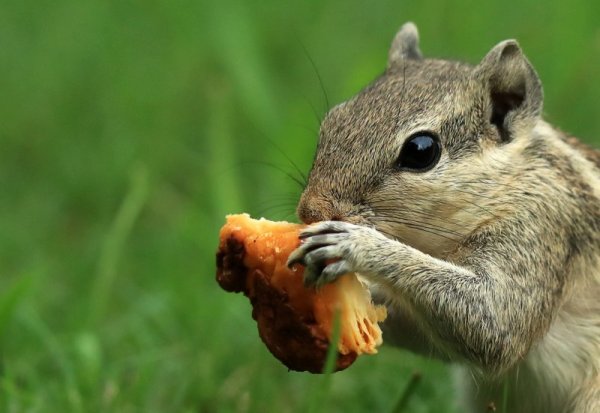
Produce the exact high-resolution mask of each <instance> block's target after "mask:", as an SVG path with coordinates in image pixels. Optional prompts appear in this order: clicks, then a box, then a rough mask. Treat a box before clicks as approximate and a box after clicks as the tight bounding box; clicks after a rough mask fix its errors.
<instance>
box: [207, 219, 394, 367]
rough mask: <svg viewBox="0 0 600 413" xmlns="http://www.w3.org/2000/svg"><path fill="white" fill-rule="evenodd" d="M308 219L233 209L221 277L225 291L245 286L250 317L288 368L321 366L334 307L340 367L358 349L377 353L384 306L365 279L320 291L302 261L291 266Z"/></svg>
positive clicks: (222, 246)
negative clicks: (306, 281)
mask: <svg viewBox="0 0 600 413" xmlns="http://www.w3.org/2000/svg"><path fill="white" fill-rule="evenodd" d="M303 227H304V226H303V225H299V224H292V223H288V222H273V221H268V220H265V219H260V220H255V219H251V218H250V217H249V216H248V215H247V214H240V215H229V216H227V222H226V224H225V225H224V226H223V228H221V232H220V243H219V249H218V251H217V282H218V283H219V285H220V286H221V287H222V288H223V289H224V290H226V291H230V292H243V293H244V294H245V295H246V296H247V297H248V298H249V299H250V302H251V303H252V307H253V309H252V317H253V318H254V319H255V320H256V322H257V324H258V332H259V335H260V337H261V339H262V340H263V342H264V343H265V344H266V346H267V348H268V349H269V350H270V351H271V353H272V354H273V355H274V356H275V357H277V358H278V359H279V360H280V361H281V362H282V363H283V364H285V365H286V366H287V367H288V368H289V369H292V370H297V371H309V372H312V373H320V372H322V371H323V366H324V364H325V358H326V355H327V349H328V347H329V343H330V340H331V334H332V330H333V322H334V317H335V314H336V312H337V311H338V310H339V313H340V339H339V342H338V346H337V347H338V358H337V363H336V370H343V369H345V368H347V367H348V366H350V365H351V364H352V363H353V362H354V360H355V359H356V357H357V356H358V355H360V354H364V353H367V354H373V353H376V352H377V347H378V346H379V345H380V344H381V343H382V336H381V329H380V328H379V325H378V323H379V322H381V321H383V320H384V319H385V317H386V310H385V307H383V306H379V305H374V304H373V303H372V301H371V295H370V293H369V290H368V289H367V288H366V286H365V285H364V284H363V283H362V282H361V281H360V280H359V279H358V277H357V276H356V275H355V274H346V275H343V276H342V277H340V278H339V279H338V280H336V281H335V282H333V283H331V284H327V285H325V286H323V287H322V288H320V289H318V290H316V289H315V288H313V287H305V286H304V285H303V280H302V275H303V272H304V268H303V267H302V266H300V265H295V266H293V267H292V269H289V268H288V267H287V266H286V262H287V258H288V256H289V255H290V253H291V252H292V251H293V250H294V249H296V247H298V245H299V244H300V239H299V238H298V235H299V232H300V231H301V230H302V228H303Z"/></svg>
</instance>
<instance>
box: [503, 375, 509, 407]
mask: <svg viewBox="0 0 600 413" xmlns="http://www.w3.org/2000/svg"><path fill="white" fill-rule="evenodd" d="M506 412H508V378H506V379H504V386H503V388H502V413H506Z"/></svg>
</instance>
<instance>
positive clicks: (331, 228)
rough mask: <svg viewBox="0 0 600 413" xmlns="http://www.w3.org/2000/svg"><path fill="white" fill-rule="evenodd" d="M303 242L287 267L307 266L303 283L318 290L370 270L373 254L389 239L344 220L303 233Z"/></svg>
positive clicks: (327, 223) (329, 222)
mask: <svg viewBox="0 0 600 413" xmlns="http://www.w3.org/2000/svg"><path fill="white" fill-rule="evenodd" d="M300 238H301V239H302V243H301V244H300V246H299V247H298V248H297V249H296V250H295V251H294V252H292V254H290V256H289V259H288V262H287V264H288V266H292V265H294V264H297V263H300V264H302V265H304V266H305V267H306V270H305V271H304V284H305V285H316V286H317V287H319V286H321V285H323V284H326V283H330V282H332V281H334V280H335V279H336V278H338V277H339V276H341V275H343V274H346V273H349V272H365V271H369V269H370V267H371V265H370V261H371V260H370V259H369V256H370V255H371V254H370V252H372V251H373V248H377V246H378V245H379V244H381V243H382V242H388V241H389V240H388V239H387V238H386V237H385V236H383V235H382V234H381V233H379V232H378V231H376V230H375V229H372V228H368V227H363V226H359V225H354V224H349V223H347V222H343V221H324V222H320V223H318V224H315V225H312V226H310V227H308V228H306V229H305V230H304V231H302V232H301V233H300Z"/></svg>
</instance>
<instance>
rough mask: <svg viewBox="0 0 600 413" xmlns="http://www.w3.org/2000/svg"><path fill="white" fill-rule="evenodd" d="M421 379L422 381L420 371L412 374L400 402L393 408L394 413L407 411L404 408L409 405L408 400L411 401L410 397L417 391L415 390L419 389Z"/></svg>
mask: <svg viewBox="0 0 600 413" xmlns="http://www.w3.org/2000/svg"><path fill="white" fill-rule="evenodd" d="M420 381H421V373H419V372H418V371H415V372H414V373H413V374H412V376H411V377H410V380H409V381H408V384H407V385H406V387H405V388H404V390H403V391H402V394H401V395H400V398H399V399H398V402H397V403H396V404H395V406H394V408H393V409H392V413H401V412H403V411H405V410H404V409H405V408H406V406H407V405H408V402H409V400H410V398H411V397H412V395H413V394H414V393H415V390H416V389H417V386H418V385H419V382H420Z"/></svg>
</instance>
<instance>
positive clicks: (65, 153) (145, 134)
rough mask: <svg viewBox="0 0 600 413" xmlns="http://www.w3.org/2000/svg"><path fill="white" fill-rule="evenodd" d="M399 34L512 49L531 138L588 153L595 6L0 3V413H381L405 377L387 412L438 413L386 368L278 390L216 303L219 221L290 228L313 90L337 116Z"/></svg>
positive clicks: (444, 51) (594, 91)
mask: <svg viewBox="0 0 600 413" xmlns="http://www.w3.org/2000/svg"><path fill="white" fill-rule="evenodd" d="M407 20H413V21H415V22H416V23H417V24H418V26H419V29H420V32H421V48H422V50H423V52H424V53H425V54H426V55H427V56H437V57H452V58H458V59H463V60H467V61H470V62H472V63H476V62H477V61H478V60H479V59H480V58H481V57H483V56H484V54H485V53H486V52H487V51H488V50H489V49H490V48H491V47H492V46H493V45H494V44H496V43H497V42H499V41H500V40H503V39H505V38H512V37H514V38H517V39H519V41H520V43H521V45H522V47H523V48H524V50H525V51H526V54H527V55H528V57H529V58H530V60H531V61H532V62H533V64H534V65H535V67H536V68H537V70H538V72H539V74H540V77H541V78H542V80H543V82H544V85H545V92H546V106H545V112H546V115H547V118H548V119H549V120H550V121H552V122H553V123H555V124H557V125H560V126H561V127H562V128H563V129H565V130H567V131H569V132H572V133H574V134H575V135H577V136H580V137H581V138H582V139H584V140H586V141H588V142H590V143H594V140H596V143H600V111H599V109H598V104H597V102H598V99H599V98H600V81H599V79H600V63H599V62H600V23H599V22H600V2H598V1H596V0H587V1H583V0H575V1H569V2H566V1H563V0H548V1H545V2H539V1H535V0H522V1H519V2H515V3H513V4H509V3H508V2H500V1H498V2H494V3H491V2H480V1H479V2H477V1H467V0H456V1H430V2H424V1H423V2H417V1H399V0H396V1H382V2H367V1H358V0H327V1H321V0H306V1H295V2H281V1H276V0H260V1H255V2H251V1H241V0H223V1H216V0H215V1H199V2H198V1H170V2H167V1H163V2H160V1H152V0H147V1H129V0H120V1H109V0H104V1H99V0H96V1H93V0H90V1H81V0H54V1H47V0H35V1H32V0H23V1H2V2H0V188H1V190H0V197H1V198H0V199H1V202H0V209H1V213H0V228H2V231H1V232H0V265H1V266H0V268H1V277H0V411H2V412H24V411H27V412H68V411H73V412H94V411H105V412H266V411H271V412H296V411H306V410H307V409H309V408H310V407H311V405H312V407H316V410H315V411H317V410H318V411H323V412H342V411H343V412H352V411H356V412H358V411H367V410H368V411H383V412H385V411H391V409H392V408H393V406H394V405H395V404H396V402H397V400H398V398H399V397H400V396H401V394H402V392H403V389H404V388H405V386H406V385H407V383H408V381H409V379H410V377H411V374H412V372H413V371H420V372H421V373H422V379H421V381H420V383H419V385H418V387H417V389H416V392H415V394H413V396H412V397H411V398H410V402H409V405H408V406H407V409H406V410H405V411H411V412H446V411H453V407H452V406H453V401H454V398H455V397H454V390H453V387H452V384H451V380H450V373H449V370H448V369H447V368H446V367H445V366H443V365H441V364H439V363H437V362H433V361H427V360H424V359H421V358H418V357H415V356H412V355H410V354H409V353H407V352H404V351H401V350H397V349H392V348H383V349H382V351H381V352H380V354H379V355H377V356H373V357H362V358H361V359H359V360H358V361H357V362H356V364H355V365H354V366H353V367H352V368H350V369H348V370H346V371H344V372H341V373H338V374H336V375H334V376H333V378H332V380H331V382H329V383H328V384H326V383H324V382H323V381H322V378H321V377H319V376H311V375H308V374H299V373H291V372H287V370H286V369H285V368H284V367H283V366H282V365H280V364H279V363H278V362H277V361H275V360H274V359H273V358H272V357H271V356H270V354H269V353H268V352H267V350H266V348H265V347H264V346H263V345H262V343H261V342H260V340H259V339H258V336H257V331H256V326H255V324H254V322H253V321H252V319H251V318H250V308H249V305H248V303H247V302H246V301H247V300H246V299H245V298H243V297H241V296H236V295H231V294H226V293H224V292H223V291H221V290H220V289H219V288H218V287H217V285H216V283H215V281H214V272H215V267H214V265H215V264H214V261H215V260H214V252H215V248H216V245H217V236H218V230H219V227H220V226H221V224H222V223H223V219H224V215H225V214H226V213H231V212H240V211H247V212H250V213H252V214H254V215H264V216H267V217H269V218H271V219H294V218H293V212H294V204H295V201H296V199H297V196H298V195H299V193H300V191H301V188H300V186H298V185H297V184H296V183H295V182H294V181H293V180H292V179H290V177H289V176H287V175H288V174H292V175H294V176H297V175H298V174H297V171H296V170H295V167H294V166H293V165H292V161H293V163H295V164H296V165H297V166H298V168H299V169H300V170H302V171H308V168H309V167H310V162H311V159H312V155H313V151H314V148H315V144H316V137H317V130H318V119H319V118H320V117H322V115H323V113H324V112H325V111H326V109H327V103H326V99H325V97H324V94H323V92H322V90H321V87H320V85H319V76H320V77H321V79H322V83H323V85H324V88H325V90H326V92H327V96H328V100H329V102H330V103H331V104H333V103H336V102H340V101H341V100H344V99H346V98H348V97H350V96H352V95H353V94H354V93H355V92H357V91H358V90H359V89H360V88H361V87H362V86H364V85H365V84H367V83H368V82H369V81H370V80H371V79H373V78H374V77H375V76H376V75H378V74H379V73H381V72H382V70H383V69H384V67H385V61H386V54H387V48H388V45H389V43H390V41H391V39H392V37H393V35H394V33H395V32H396V30H397V29H398V27H399V26H400V25H401V24H402V23H404V22H405V21H407ZM311 61H312V62H314V67H316V68H317V69H318V75H317V72H316V71H315V70H314V67H313V63H312V62H311ZM325 385H326V386H328V388H327V389H326V391H325V392H323V393H322V394H321V393H319V391H318V389H322V388H323V386H325ZM315 394H321V396H315Z"/></svg>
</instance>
